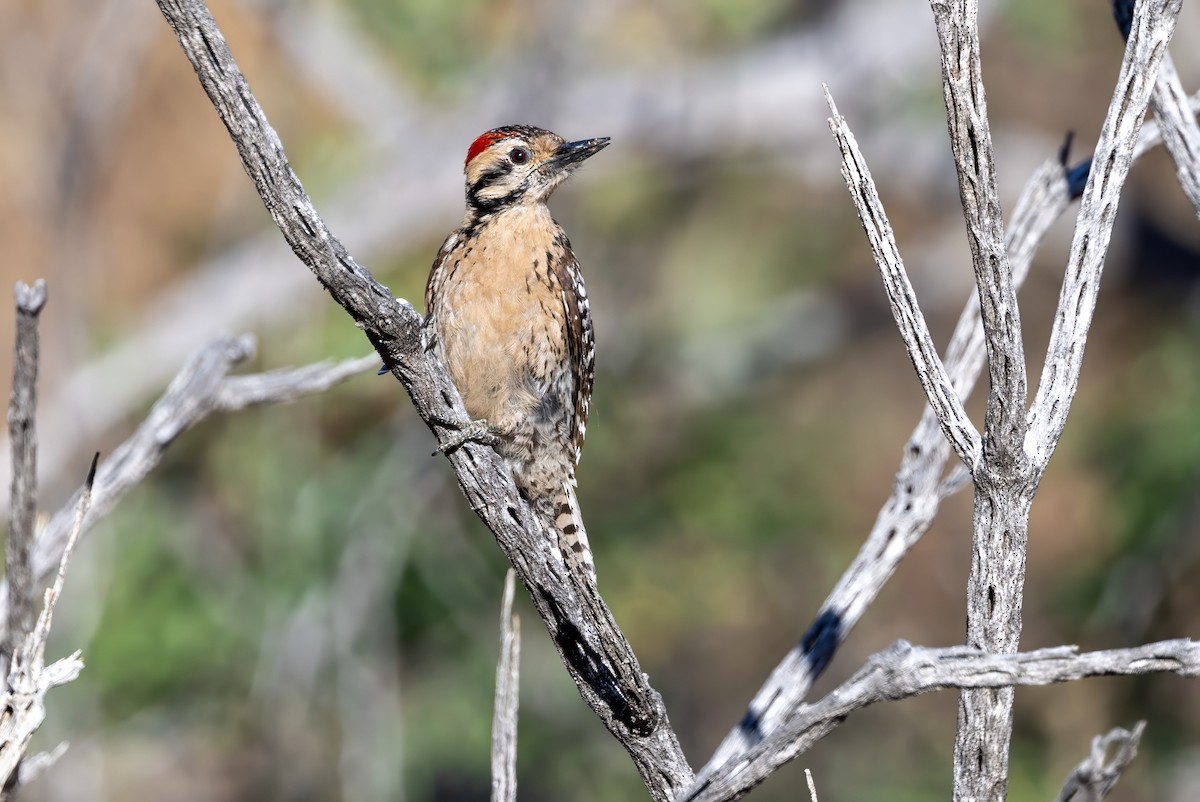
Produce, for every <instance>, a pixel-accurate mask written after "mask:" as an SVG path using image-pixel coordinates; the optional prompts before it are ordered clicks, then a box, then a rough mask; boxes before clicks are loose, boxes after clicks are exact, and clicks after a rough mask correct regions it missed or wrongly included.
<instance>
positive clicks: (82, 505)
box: [0, 454, 99, 800]
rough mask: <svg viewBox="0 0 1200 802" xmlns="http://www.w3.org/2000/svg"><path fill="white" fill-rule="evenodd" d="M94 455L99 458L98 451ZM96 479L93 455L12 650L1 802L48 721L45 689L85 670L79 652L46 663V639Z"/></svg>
mask: <svg viewBox="0 0 1200 802" xmlns="http://www.w3.org/2000/svg"><path fill="white" fill-rule="evenodd" d="M96 457H97V458H98V457H99V454H97V455H96ZM95 478H96V459H95V458H93V459H92V466H91V468H90V470H88V475H87V480H86V481H85V482H84V484H83V489H82V491H81V493H80V496H79V502H78V504H77V505H76V507H75V520H74V522H73V524H72V526H71V533H70V536H69V537H68V539H67V546H66V548H65V549H64V550H63V555H62V560H61V561H60V562H59V564H58V573H57V574H56V575H55V577H54V584H53V585H52V586H51V587H50V588H48V589H47V590H46V598H45V603H44V604H43V605H42V613H41V615H40V616H38V620H37V624H36V626H34V627H33V629H32V631H30V633H29V634H28V635H26V636H25V638H24V639H23V640H22V641H21V643H20V645H19V646H18V648H17V650H16V651H15V652H14V653H13V658H12V667H11V668H10V669H9V672H8V687H9V690H8V691H7V692H6V693H5V694H4V699H3V709H4V711H5V713H4V715H3V716H0V788H3V791H0V800H7V799H9V798H10V796H11V794H12V792H13V791H14V790H15V789H16V788H17V787H18V786H19V782H18V778H17V777H16V776H15V775H16V772H17V770H18V769H19V767H20V765H21V760H22V758H23V757H24V755H25V750H26V749H28V748H29V741H30V739H31V738H33V734H34V733H35V732H37V729H38V727H40V726H41V725H42V722H43V721H44V720H45V719H46V692H47V691H49V690H50V689H51V688H53V687H56V686H58V685H63V684H65V683H67V682H70V681H71V680H73V679H75V678H76V677H78V676H79V672H80V671H82V670H83V660H81V659H80V653H79V652H75V653H74V654H71V655H69V656H67V657H64V658H63V659H61V660H59V661H57V662H55V663H53V664H51V665H49V666H47V665H46V639H47V638H48V637H49V636H50V626H51V623H52V622H53V620H54V605H55V604H56V603H57V602H58V597H59V596H61V595H62V589H63V583H64V581H65V580H66V574H67V563H68V562H69V561H70V559H71V552H72V551H73V550H74V547H75V543H76V542H78V540H79V533H80V531H81V530H82V529H83V521H84V518H85V516H86V515H87V512H88V506H89V505H90V504H91V501H92V484H93V482H94V481H95ZM56 751H57V750H56Z"/></svg>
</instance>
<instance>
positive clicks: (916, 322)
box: [825, 87, 1007, 471]
mask: <svg viewBox="0 0 1200 802" xmlns="http://www.w3.org/2000/svg"><path fill="white" fill-rule="evenodd" d="M825 102H826V103H828V104H829V113H830V114H831V115H833V116H832V117H831V118H830V120H829V128H830V130H831V131H833V136H834V139H836V140H837V143H838V147H839V149H840V150H841V152H842V175H843V176H845V178H846V188H847V189H848V190H849V191H850V197H851V198H852V199H853V200H854V205H855V207H856V208H857V209H858V219H859V220H860V221H862V225H863V230H864V231H866V233H867V239H868V240H869V241H870V243H871V252H872V253H873V254H874V256H875V266H876V267H878V268H879V274H880V275H881V276H882V277H883V285H884V288H885V289H886V290H887V296H888V303H889V304H890V305H891V307H892V315H893V316H894V317H895V318H896V325H897V326H898V327H899V329H900V336H901V337H902V338H903V339H904V347H905V348H907V349H908V356H909V359H911V360H912V363H913V367H914V368H916V370H917V378H918V379H919V380H920V382H921V387H922V388H923V389H924V390H925V397H926V398H927V399H928V401H929V406H930V407H931V408H932V409H933V411H934V412H935V413H936V414H937V419H938V423H939V424H941V427H942V431H943V432H945V434H946V439H948V440H949V441H950V445H951V446H952V447H953V448H954V453H956V454H958V457H959V459H961V460H962V461H963V462H964V463H965V464H966V465H967V466H968V467H969V468H970V469H971V470H972V471H973V470H974V469H975V466H976V465H977V464H978V462H979V457H980V453H981V451H982V445H981V443H980V439H979V432H978V431H976V430H975V426H974V425H973V424H972V423H971V421H970V419H969V418H968V417H967V411H966V410H965V409H964V408H963V404H962V399H960V398H959V396H958V393H956V392H955V391H954V387H953V385H952V384H951V382H950V376H949V375H948V374H947V372H946V366H945V365H943V364H942V360H941V357H939V356H938V353H937V347H936V346H935V345H934V344H933V336H932V335H931V334H930V333H929V326H928V325H927V324H926V323H925V317H924V316H923V315H922V314H921V310H920V308H919V307H918V305H917V295H916V293H915V292H913V288H912V284H910V283H909V280H908V274H907V273H906V272H905V270H904V260H903V259H901V258H900V249H899V248H898V247H897V246H896V237H895V235H894V234H893V233H892V225H891V223H889V222H888V219H887V214H886V213H885V212H884V210H883V203H882V202H881V201H880V200H879V193H878V192H877V191H876V189H875V182H874V181H873V180H872V179H871V171H870V170H869V169H867V164H866V160H865V159H863V156H862V153H861V152H860V151H859V149H858V143H857V142H856V141H855V140H854V134H853V133H851V132H850V129H849V127H848V126H847V125H846V120H845V119H844V118H843V117H842V116H841V115H840V114H838V112H837V106H835V105H834V103H833V96H832V95H831V94H829V87H825ZM1005 265H1007V258H1006V259H1005Z"/></svg>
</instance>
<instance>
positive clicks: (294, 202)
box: [158, 0, 692, 800]
mask: <svg viewBox="0 0 1200 802" xmlns="http://www.w3.org/2000/svg"><path fill="white" fill-rule="evenodd" d="M158 5H159V9H160V10H161V11H162V13H163V16H164V17H165V18H166V20H167V22H168V23H169V24H170V26H171V29H172V30H173V31H174V32H175V35H176V36H177V38H178V39H179V43H180V45H181V46H182V48H183V50H184V53H185V54H186V55H187V57H188V60H189V61H190V62H191V63H192V67H193V68H194V69H195V71H196V75H197V77H198V78H199V79H200V84H201V86H202V87H203V88H204V91H205V92H206V93H207V94H208V97H209V100H210V101H212V103H213V105H214V107H215V108H216V110H217V113H218V114H219V115H220V117H221V120H222V121H223V122H224V123H225V127H226V129H227V130H228V132H229V135H230V137H231V138H232V140H233V142H234V144H235V145H236V146H237V149H238V153H239V155H240V156H241V159H242V165H243V167H245V169H246V172H247V174H249V176H250V177H251V178H252V179H253V181H254V184H255V187H256V188H257V190H258V193H259V197H260V198H261V199H262V201H263V204H264V205H265V206H266V208H267V210H268V211H269V212H270V213H271V216H272V218H273V219H274V221H275V224H276V225H277V226H278V227H279V230H280V232H281V233H282V234H283V236H284V239H285V240H286V241H287V243H288V244H289V245H290V246H291V248H292V250H293V251H294V252H295V253H296V255H297V256H298V257H300V259H301V261H303V262H304V263H305V264H306V265H307V266H308V267H309V269H311V270H312V271H313V273H314V274H315V275H316V277H317V279H318V280H319V281H320V282H321V284H322V286H324V287H325V289H326V290H327V291H328V292H329V293H330V295H332V296H333V298H334V300H336V301H337V302H338V303H339V304H340V305H341V306H342V307H343V308H344V309H345V310H346V311H347V312H348V313H349V314H350V316H351V317H352V318H353V319H354V320H355V322H356V323H357V324H358V325H359V326H360V327H361V328H362V329H363V331H364V332H365V333H366V335H367V338H368V339H369V340H370V341H371V343H372V345H374V346H375V348H376V350H377V351H379V353H380V355H381V356H382V357H383V360H384V363H385V364H386V365H388V366H389V367H390V368H391V369H392V373H393V375H395V376H396V377H397V378H398V379H400V381H401V382H402V383H403V384H404V386H405V389H407V390H408V392H409V394H410V396H411V397H412V400H413V403H414V406H415V407H416V409H417V412H418V414H420V415H421V418H422V420H424V421H425V422H426V423H427V424H428V425H429V426H430V428H431V430H433V432H434V434H435V435H436V436H437V437H438V438H439V440H442V441H445V440H446V439H447V438H448V437H450V436H452V435H453V433H454V432H455V431H457V429H458V428H459V427H460V426H461V425H462V422H464V421H466V420H467V416H466V411H465V409H464V408H463V405H462V399H461V398H460V397H459V395H458V392H457V390H456V389H455V388H454V386H453V384H452V383H451V382H450V380H449V377H448V376H447V375H446V372H445V369H444V368H443V367H442V366H441V365H440V364H438V363H437V362H436V361H435V360H433V359H431V358H430V356H429V355H428V354H427V353H426V351H425V347H424V342H423V333H422V319H421V316H420V315H419V314H418V313H417V311H416V310H415V309H413V307H412V305H411V304H409V303H408V302H406V301H403V300H401V299H397V298H394V297H392V295H391V293H390V292H388V291H387V289H386V288H385V287H383V286H382V285H381V284H379V282H377V281H376V280H375V279H374V278H373V277H372V276H371V274H370V273H369V272H368V271H367V270H366V269H365V268H364V267H362V266H361V265H359V264H358V263H357V262H356V261H354V259H353V258H352V257H351V256H350V254H349V252H348V251H347V250H346V248H345V247H344V246H343V245H342V243H341V242H340V241H339V240H338V239H337V238H336V237H334V236H333V234H332V233H331V232H330V231H329V229H328V228H327V227H326V225H325V223H324V221H323V220H322V219H321V218H320V216H319V215H318V214H317V212H316V210H315V209H314V208H313V205H312V202H311V200H310V199H309V198H308V195H307V194H306V193H305V192H304V189H303V187H302V186H301V184H300V181H299V179H298V178H297V177H296V174H295V173H294V172H293V171H292V169H291V166H290V165H289V164H288V161H287V158H286V156H285V154H284V150H283V145H282V143H281V142H280V140H279V137H278V135H277V134H276V133H275V131H274V129H273V128H272V127H271V125H270V123H269V122H268V121H267V119H266V115H265V114H264V113H263V110H262V108H261V106H259V104H258V101H257V100H255V98H254V95H253V94H252V93H251V91H250V88H249V86H248V85H247V84H246V81H245V78H244V77H243V76H242V73H241V71H240V70H239V69H238V67H237V64H236V62H235V61H234V59H233V56H232V55H231V54H230V52H229V48H228V46H227V45H226V44H225V40H224V37H223V36H222V35H221V32H220V30H219V29H218V27H217V25H216V23H215V22H214V21H213V18H212V15H211V14H210V13H209V11H208V8H207V7H206V6H205V5H204V3H203V2H201V0H159V2H158ZM448 459H449V460H450V463H451V465H452V466H453V468H454V470H455V473H456V475H457V477H458V480H459V486H460V487H461V488H462V490H463V492H464V494H465V495H466V496H467V500H468V501H469V503H470V504H471V507H472V509H474V510H475V512H476V514H477V515H478V516H479V517H480V519H481V520H483V522H484V523H485V524H487V525H488V527H489V528H490V529H491V530H492V532H493V534H494V535H495V536H496V540H497V543H498V544H499V545H500V547H501V549H502V550H503V551H504V553H505V554H506V556H507V557H508V559H509V562H510V563H511V564H512V565H513V568H514V569H516V571H517V574H518V575H519V576H520V578H521V581H522V583H524V585H525V586H526V588H527V589H528V590H529V592H530V596H531V598H532V600H533V603H534V607H535V608H536V609H537V611H538V614H539V615H540V616H541V617H542V619H543V621H544V622H545V623H546V626H547V629H548V630H549V632H550V634H551V636H552V638H553V640H554V643H555V647H556V648H557V649H558V651H559V654H560V656H561V657H562V659H563V662H564V663H565V664H566V666H567V669H568V671H569V672H570V673H571V675H572V678H573V679H574V680H575V685H576V687H577V688H578V689H579V691H580V694H581V696H582V697H583V698H584V700H585V701H586V702H587V703H588V705H589V707H591V708H592V710H593V711H594V712H595V713H596V715H598V716H599V717H600V718H601V720H602V721H603V722H604V723H605V726H606V727H608V729H609V731H610V732H611V733H612V734H613V735H614V736H615V737H616V738H617V739H618V740H619V741H620V742H621V744H622V745H623V746H624V747H625V748H626V750H627V751H628V752H629V754H630V756H631V757H632V758H633V760H634V763H635V765H636V766H637V769H638V772H639V774H641V776H642V779H643V780H644V781H645V783H646V786H647V789H648V790H649V791H650V794H651V796H652V797H653V798H655V799H656V800H667V799H670V798H672V797H674V796H675V795H676V793H677V792H678V791H679V790H680V789H682V788H684V787H686V786H687V785H689V784H690V783H691V780H692V772H691V768H690V767H689V766H688V764H687V760H686V758H685V757H684V755H683V751H682V749H681V748H680V746H679V742H678V739H677V738H676V736H675V733H674V731H673V730H672V729H671V727H670V724H669V722H668V720H667V713H666V708H665V707H664V706H663V704H662V699H661V697H660V696H659V695H658V693H657V692H656V691H655V690H654V689H653V688H652V687H651V686H650V684H649V682H648V680H647V679H646V676H645V675H644V674H643V673H642V671H641V668H640V666H639V665H638V661H637V657H636V656H635V655H634V653H633V650H632V649H631V648H630V646H629V644H628V642H627V641H626V640H625V637H624V635H623V634H622V633H621V631H620V629H619V628H618V627H617V625H616V622H615V621H614V620H613V618H612V614H611V613H610V612H609V610H608V607H607V606H606V605H605V604H604V601H603V599H601V598H600V596H599V594H598V592H596V590H595V588H594V587H593V588H580V587H576V586H575V585H574V584H573V583H572V582H571V580H570V578H569V576H568V575H567V574H566V572H565V569H564V568H563V567H562V566H561V562H562V561H561V560H560V559H557V558H556V556H555V555H553V554H552V553H551V552H550V545H549V543H548V541H547V540H546V538H545V537H542V536H541V535H540V528H539V527H538V525H537V524H536V523H535V521H536V519H535V518H534V517H533V515H532V512H531V511H530V509H529V505H528V504H527V503H526V502H525V501H524V500H523V499H522V498H521V497H520V495H519V494H518V493H517V490H516V487H515V486H514V484H513V478H512V473H511V471H510V470H509V469H508V468H507V467H506V466H505V464H504V463H503V461H502V460H501V459H500V457H499V455H498V454H497V453H496V452H495V451H493V450H492V449H491V448H488V447H486V446H483V445H480V444H477V443H467V444H466V445H465V446H463V447H462V448H459V449H457V450H455V451H454V452H453V453H451V454H450V455H449V456H448Z"/></svg>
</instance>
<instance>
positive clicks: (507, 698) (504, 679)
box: [492, 568, 521, 802]
mask: <svg viewBox="0 0 1200 802" xmlns="http://www.w3.org/2000/svg"><path fill="white" fill-rule="evenodd" d="M514 579H515V575H514V574H513V571H512V569H511V568H510V569H508V573H506V574H505V575H504V597H503V599H502V600H501V602H500V659H499V661H497V663H496V707H495V710H494V711H493V713H492V802H516V800H517V706H518V704H519V703H520V700H521V688H520V678H521V619H520V618H518V617H517V616H515V615H513V610H512V608H513V595H514V588H515V585H516V583H515V581H514Z"/></svg>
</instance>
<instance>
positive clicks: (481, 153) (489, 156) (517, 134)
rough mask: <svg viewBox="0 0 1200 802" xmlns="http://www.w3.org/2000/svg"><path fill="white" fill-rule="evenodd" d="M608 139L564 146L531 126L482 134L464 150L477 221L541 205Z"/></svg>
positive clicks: (469, 204) (557, 138)
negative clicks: (485, 216) (483, 217)
mask: <svg viewBox="0 0 1200 802" xmlns="http://www.w3.org/2000/svg"><path fill="white" fill-rule="evenodd" d="M608 141H609V140H608V137H600V138H598V139H582V140H579V141H577V142H567V141H566V140H564V139H563V138H562V137H561V136H559V135H558V134H555V133H551V132H550V131H547V130H545V129H543V128H535V127H533V126H531V125H506V126H504V127H502V128H493V129H492V130H491V131H488V132H486V133H484V134H481V135H480V136H479V137H477V138H476V139H475V141H474V142H472V143H471V147H470V148H468V150H467V160H466V164H465V165H464V172H465V174H466V179H467V207H468V209H469V210H470V211H471V212H473V213H474V215H475V216H477V217H481V216H484V215H489V214H492V213H495V212H498V211H501V210H503V209H506V208H509V207H511V206H517V205H522V204H532V203H545V202H546V199H547V198H549V197H550V193H552V192H553V191H554V189H555V187H557V186H558V185H559V184H561V183H562V182H563V181H564V180H565V179H566V178H567V176H569V175H570V174H571V173H572V172H574V170H575V168H576V167H578V166H579V165H580V163H582V162H583V160H584V159H587V158H588V157H589V156H593V155H595V154H596V153H599V152H600V151H601V150H603V149H604V148H605V146H607V145H608Z"/></svg>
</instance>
